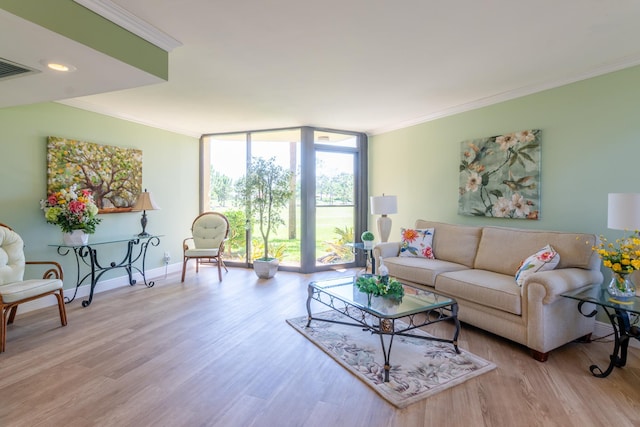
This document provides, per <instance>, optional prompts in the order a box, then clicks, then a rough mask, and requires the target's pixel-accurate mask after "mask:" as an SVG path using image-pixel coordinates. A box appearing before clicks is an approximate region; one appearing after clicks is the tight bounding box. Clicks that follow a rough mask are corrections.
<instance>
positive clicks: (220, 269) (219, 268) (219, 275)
mask: <svg viewBox="0 0 640 427" xmlns="http://www.w3.org/2000/svg"><path fill="white" fill-rule="evenodd" d="M220 263H222V258H220V257H218V262H216V264H218V281H219V282H222V268H221V267H220Z"/></svg>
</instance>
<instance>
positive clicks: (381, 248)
mask: <svg viewBox="0 0 640 427" xmlns="http://www.w3.org/2000/svg"><path fill="white" fill-rule="evenodd" d="M399 254H400V242H384V243H378V244H377V245H375V246H374V247H373V258H374V259H375V260H376V261H378V260H379V259H380V257H382V258H390V257H394V256H398V255H399Z"/></svg>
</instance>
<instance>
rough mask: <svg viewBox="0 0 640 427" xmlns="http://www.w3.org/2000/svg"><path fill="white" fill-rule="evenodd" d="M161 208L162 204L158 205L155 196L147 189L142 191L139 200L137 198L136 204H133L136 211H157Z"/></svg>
mask: <svg viewBox="0 0 640 427" xmlns="http://www.w3.org/2000/svg"><path fill="white" fill-rule="evenodd" d="M157 209H160V206H158V205H156V202H154V201H153V197H151V193H149V192H148V191H147V190H146V189H145V190H144V191H143V192H142V193H140V195H139V196H138V200H136V204H135V205H133V209H131V210H132V211H134V212H138V211H155V210H157Z"/></svg>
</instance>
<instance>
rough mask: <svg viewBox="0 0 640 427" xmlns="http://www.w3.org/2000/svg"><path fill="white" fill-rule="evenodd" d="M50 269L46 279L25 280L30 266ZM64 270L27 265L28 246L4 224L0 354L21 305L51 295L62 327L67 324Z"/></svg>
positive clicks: (0, 257)
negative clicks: (8, 327) (54, 299)
mask: <svg viewBox="0 0 640 427" xmlns="http://www.w3.org/2000/svg"><path fill="white" fill-rule="evenodd" d="M33 264H38V265H48V266H49V269H48V270H47V271H45V273H44V275H43V276H42V279H30V280H24V273H25V268H26V265H33ZM62 274H63V273H62V267H61V266H60V264H58V263H57V262H54V261H25V257H24V242H23V241H22V238H21V237H20V236H19V235H18V233H16V232H15V231H13V230H12V229H11V228H9V227H8V226H6V225H4V224H0V308H1V309H2V313H1V314H2V322H1V323H0V353H2V352H3V351H4V350H5V347H6V342H7V326H8V325H10V324H11V323H13V321H14V319H15V317H16V311H17V310H18V305H20V304H22V303H25V302H27V301H32V300H35V299H37V298H42V297H45V296H47V295H55V297H56V298H57V300H58V311H59V312H60V323H62V326H65V325H66V324H67V312H66V309H65V306H64V295H63V291H62V279H63V276H62Z"/></svg>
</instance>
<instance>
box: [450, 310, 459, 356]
mask: <svg viewBox="0 0 640 427" xmlns="http://www.w3.org/2000/svg"><path fill="white" fill-rule="evenodd" d="M451 317H453V321H454V322H455V324H456V333H455V334H454V335H453V340H452V344H453V348H455V349H456V353H457V354H460V349H458V335H459V334H460V321H459V320H458V303H454V304H451Z"/></svg>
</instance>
